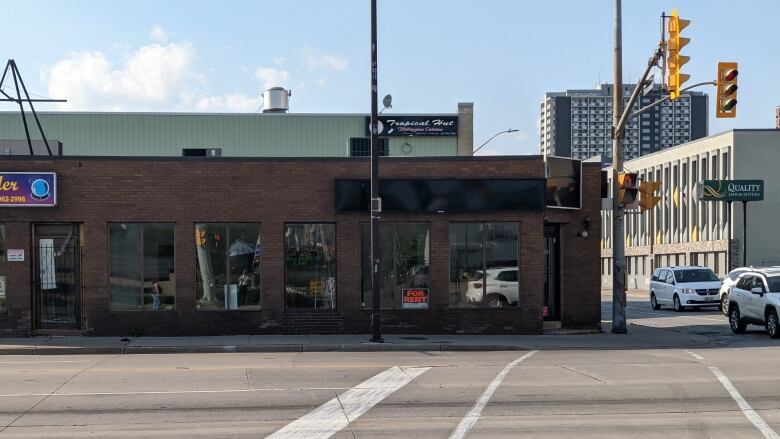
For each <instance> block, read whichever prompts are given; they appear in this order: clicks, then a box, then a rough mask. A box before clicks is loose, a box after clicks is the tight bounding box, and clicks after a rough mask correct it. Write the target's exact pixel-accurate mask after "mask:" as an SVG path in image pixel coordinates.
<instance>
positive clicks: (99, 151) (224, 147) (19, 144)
mask: <svg viewBox="0 0 780 439" xmlns="http://www.w3.org/2000/svg"><path fill="white" fill-rule="evenodd" d="M473 107H474V106H473V104H471V103H460V104H458V111H457V113H442V114H382V115H380V121H381V122H382V124H383V126H384V131H383V132H382V133H380V147H381V150H382V153H383V155H390V156H400V157H418V156H468V155H472V154H471V152H472V151H473V149H474V124H473ZM38 115H39V117H40V121H41V125H42V126H43V129H44V133H45V135H46V138H47V139H48V140H49V141H50V142H49V143H50V149H52V153H53V154H54V155H57V151H61V153H62V155H66V156H143V157H161V156H162V157H175V156H182V155H194V156H225V157H350V156H361V155H363V156H366V155H369V154H368V152H369V151H370V140H369V132H368V125H369V120H368V115H366V114H302V113H261V114H253V113H234V114H230V113H226V114H207V113H118V112H106V113H78V112H41V113H38ZM27 116H28V124H29V125H30V133H31V137H32V138H33V142H32V147H33V154H31V153H30V148H29V145H28V143H27V137H26V135H25V131H24V125H23V124H22V123H21V116H20V114H19V112H0V155H48V151H46V147H45V144H44V142H43V141H42V140H41V136H40V133H39V132H38V130H37V127H36V125H35V123H34V122H33V121H32V117H31V115H29V114H28V115H27ZM58 142H59V143H58ZM60 144H61V145H60Z"/></svg>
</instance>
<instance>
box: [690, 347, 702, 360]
mask: <svg viewBox="0 0 780 439" xmlns="http://www.w3.org/2000/svg"><path fill="white" fill-rule="evenodd" d="M685 352H687V353H688V354H690V355H691V357H693V358H695V359H697V360H704V357H702V356H701V355H698V354H694V353H693V352H691V351H689V350H688V349H686V350H685Z"/></svg>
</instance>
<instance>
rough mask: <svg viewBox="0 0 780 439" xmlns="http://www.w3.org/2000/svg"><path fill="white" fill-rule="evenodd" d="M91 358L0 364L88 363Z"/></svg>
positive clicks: (0, 362)
mask: <svg viewBox="0 0 780 439" xmlns="http://www.w3.org/2000/svg"><path fill="white" fill-rule="evenodd" d="M88 361H89V360H49V361H0V364H47V363H87V362H88Z"/></svg>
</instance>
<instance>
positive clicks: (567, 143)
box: [539, 84, 708, 162]
mask: <svg viewBox="0 0 780 439" xmlns="http://www.w3.org/2000/svg"><path fill="white" fill-rule="evenodd" d="M613 88H614V87H613V86H612V84H603V85H602V86H601V88H599V89H593V90H567V91H565V92H554V93H547V94H546V95H545V98H544V101H543V102H542V105H541V124H540V128H541V131H540V139H539V140H540V149H541V153H542V154H543V155H555V156H561V157H573V158H578V159H587V158H590V157H593V156H597V155H600V156H602V157H604V158H605V160H606V161H608V162H611V157H612V139H611V133H610V130H611V126H612V91H613ZM633 88H634V85H633V84H625V85H624V90H623V105H627V104H628V98H629V96H630V95H631V92H632V90H633ZM663 96H664V93H663V92H662V91H661V88H660V87H659V86H657V85H656V86H655V88H653V89H652V90H651V91H650V92H649V93H648V94H647V95H645V96H641V97H640V98H639V99H637V102H635V103H634V111H636V110H638V109H640V108H642V107H644V106H646V105H649V104H651V103H653V102H655V101H657V100H658V99H660V98H662V97H663ZM707 122H708V120H707V95H706V94H704V93H701V92H685V93H684V94H683V95H682V96H680V97H679V98H678V99H675V100H674V101H669V100H667V101H665V102H663V103H662V104H661V105H658V106H656V107H654V108H652V109H651V110H649V111H647V112H645V113H642V114H641V115H639V116H636V117H633V118H631V119H629V121H628V123H627V124H626V128H625V138H624V142H623V144H624V147H625V156H624V157H625V159H626V160H630V159H633V158H637V157H639V156H642V155H645V154H650V153H652V152H656V151H660V150H662V149H666V148H669V147H672V146H675V145H679V144H681V143H685V142H689V141H691V140H696V139H699V138H702V137H706V136H707Z"/></svg>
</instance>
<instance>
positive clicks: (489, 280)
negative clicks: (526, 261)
mask: <svg viewBox="0 0 780 439" xmlns="http://www.w3.org/2000/svg"><path fill="white" fill-rule="evenodd" d="M483 289H484V293H485V295H484V300H485V301H486V302H487V306H488V308H502V307H506V306H517V301H518V296H519V284H518V283H517V267H503V268H490V269H487V270H485V272H484V273H483V272H482V271H477V272H476V276H474V278H473V280H471V281H469V283H468V290H467V291H466V300H467V301H468V303H481V302H482V300H483V296H482V293H483Z"/></svg>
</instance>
